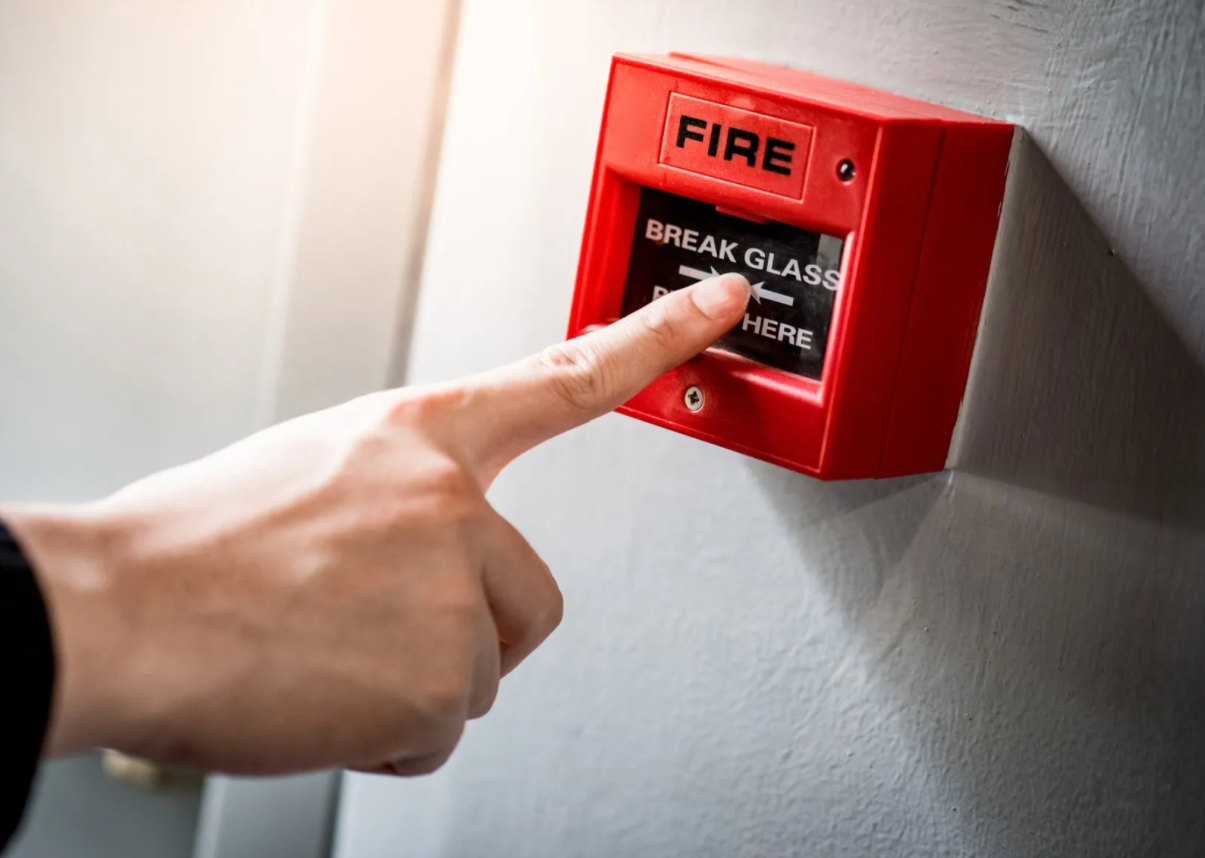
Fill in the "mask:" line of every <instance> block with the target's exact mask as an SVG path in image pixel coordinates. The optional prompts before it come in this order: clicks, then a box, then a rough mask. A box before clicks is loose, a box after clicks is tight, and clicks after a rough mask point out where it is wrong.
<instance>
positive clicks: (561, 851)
mask: <svg viewBox="0 0 1205 858" xmlns="http://www.w3.org/2000/svg"><path fill="white" fill-rule="evenodd" d="M1203 8H1205V7H1202V5H1201V4H1200V3H1199V2H1194V0H1183V2H1177V0H1151V2H1146V3H1131V2H1120V0H1072V2H1050V0H984V2H957V0H905V2H900V1H899V0H851V2H845V3H821V2H814V0H803V1H802V2H800V0H654V2H648V1H647V0H582V2H575V3H563V2H556V0H514V2H508V3H495V2H490V0H468V2H467V4H466V6H465V8H464V11H463V18H462V31H461V38H460V42H459V44H458V48H457V65H456V69H455V73H454V78H453V88H452V93H451V103H450V109H449V115H448V126H447V133H446V139H445V147H444V153H443V163H442V167H441V174H440V179H439V184H438V188H437V195H436V203H435V213H434V219H433V223H432V228H431V234H430V240H429V244H428V264H427V269H426V272H425V276H424V281H423V287H422V295H421V299H420V312H419V317H418V323H417V329H416V334H415V341H414V347H413V351H412V354H411V379H412V380H413V381H420V382H422V381H431V380H437V379H445V378H449V377H453V376H456V375H459V374H462V373H466V372H470V371H473V370H478V369H482V368H484V367H488V366H491V365H494V364H498V363H501V362H504V361H508V360H511V359H515V358H519V357H521V356H523V355H524V354H526V353H529V352H532V351H535V350H538V349H540V348H541V347H543V346H545V345H547V344H548V343H551V342H553V341H555V340H557V339H558V338H559V337H561V336H562V334H563V331H564V327H565V323H566V319H567V313H568V308H569V302H570V295H571V291H572V283H573V278H574V272H575V267H576V262H577V251H578V244H579V237H580V232H581V226H582V222H583V218H584V213H585V205H586V198H587V193H588V189H589V182H590V176H591V169H592V165H593V156H594V146H595V135H596V132H597V128H598V122H599V116H600V111H601V107H602V101H603V95H604V89H605V84H606V77H607V67H608V58H609V55H610V54H611V53H612V52H614V51H617V50H636V51H665V50H670V49H678V50H688V51H706V52H715V53H725V54H733V55H740V56H745V57H749V58H755V59H765V60H771V61H778V62H782V63H786V64H791V65H795V66H799V67H803V68H807V69H811V70H815V71H819V72H822V73H826V74H830V75H833V76H839V77H845V78H849V79H853V80H856V81H860V82H864V83H867V84H871V85H877V86H881V87H884V88H888V89H892V90H896V91H898V92H902V93H905V94H908V95H913V96H918V97H922V98H928V99H932V100H936V101H941V102H944V103H947V104H950V105H953V106H956V107H961V108H966V109H970V110H974V111H980V112H984V113H987V114H991V115H993V116H997V117H1001V118H1005V119H1010V120H1014V121H1016V122H1017V123H1019V124H1021V125H1023V126H1024V127H1025V128H1027V129H1028V132H1029V136H1026V137H1024V138H1022V139H1021V140H1020V141H1019V143H1018V147H1017V150H1016V154H1015V158H1014V164H1013V175H1012V184H1011V187H1010V192H1009V198H1008V200H1007V203H1006V207H1005V213H1004V220H1003V225H1002V230H1001V237H1000V242H999V248H998V251H997V256H996V263H995V269H994V272H993V278H992V284H991V290H990V294H989V300H988V306H987V308H986V310H985V321H984V329H983V334H982V337H981V340H980V347H979V350H978V353H977V358H976V363H975V367H974V370H973V380H972V387H971V392H970V395H969V396H968V398H967V401H966V404H965V406H964V414H963V419H962V424H961V428H960V435H959V439H958V449H957V453H956V464H957V468H956V469H955V470H954V471H952V472H947V473H944V474H939V475H933V476H927V477H917V478H910V479H903V480H896V481H888V482H881V483H874V482H867V483H848V484H822V483H819V482H815V481H813V480H810V479H808V478H805V477H802V476H797V475H794V474H791V473H788V472H786V471H782V470H779V469H776V468H774V467H771V466H768V465H763V464H760V463H757V462H754V461H750V460H748V459H744V458H742V457H740V456H737V455H735V454H731V453H728V452H725V451H722V450H719V449H716V448H713V447H710V446H707V445H704V444H701V443H698V442H695V441H691V440H688V439H685V438H682V437H679V436H677V435H674V434H671V433H668V432H665V431H662V430H659V429H656V428H653V427H650V426H647V425H644V424H641V423H638V422H636V421H632V420H629V419H626V418H622V417H608V418H605V419H603V420H600V421H598V422H597V423H595V424H593V425H591V426H589V427H586V428H584V429H582V430H579V431H577V432H575V433H572V434H570V435H569V436H566V437H563V438H561V439H559V440H557V441H555V442H553V443H550V444H548V445H546V446H545V447H543V448H541V449H539V450H537V451H535V452H534V453H532V454H530V455H529V456H527V457H526V458H524V459H523V460H521V461H520V462H518V463H517V464H516V465H515V466H513V467H512V468H511V469H510V470H509V471H508V472H507V473H506V474H504V476H503V478H502V479H501V480H500V482H499V483H498V484H497V486H496V488H495V490H494V492H493V495H492V498H493V500H494V502H495V503H496V505H497V506H498V507H499V509H500V510H501V511H502V512H504V513H505V514H507V515H508V516H510V517H511V518H512V520H514V521H515V523H516V524H517V525H518V526H519V527H520V528H521V529H522V530H523V531H524V532H525V534H526V535H527V536H528V537H529V539H530V540H531V541H532V542H533V543H534V545H535V546H536V547H537V549H539V550H540V551H541V552H542V554H543V555H544V557H545V558H546V559H547V561H548V562H549V563H550V565H551V566H552V568H553V570H554V571H555V572H556V573H557V574H558V577H559V579H560V581H561V584H562V586H563V589H564V591H565V595H566V601H567V608H566V617H565V622H564V625H563V627H562V628H561V629H560V630H559V631H558V632H557V634H556V635H555V636H554V638H553V639H552V640H551V641H550V642H549V644H548V645H547V646H546V647H545V648H544V649H543V650H541V651H540V652H539V653H538V654H537V655H536V656H535V657H533V658H532V660H531V661H530V662H529V663H528V664H526V665H524V666H523V668H522V669H520V670H519V671H518V672H517V673H516V674H515V675H514V676H513V677H511V678H510V679H508V681H507V682H506V683H505V684H504V687H503V689H502V694H501V696H500V699H499V701H498V703H497V706H496V708H495V711H494V712H493V713H492V714H491V715H490V716H489V717H488V718H487V719H485V720H484V721H482V722H480V723H476V724H474V725H472V727H471V729H470V730H469V731H468V733H467V735H466V737H465V739H464V741H463V744H462V747H461V749H460V751H459V752H458V754H457V755H456V757H455V758H454V759H453V761H452V762H451V763H450V765H449V766H448V767H447V768H446V769H444V770H443V771H442V772H440V773H439V774H437V775H436V776H434V777H432V778H429V779H425V780H420V781H413V782H393V781H388V780H382V779H373V778H365V777H350V778H349V779H348V781H347V782H346V784H345V791H344V801H343V804H342V807H341V820H340V826H339V831H338V836H337V842H336V852H337V855H338V856H339V858H385V856H396V855H406V856H412V858H454V857H455V858H459V856H485V855H489V856H499V858H503V856H506V858H509V856H516V858H517V856H523V858H539V856H548V858H553V856H557V858H560V856H600V858H602V856H616V855H630V856H678V855H682V856H686V855H691V856H717V858H718V857H719V856H724V858H730V856H769V855H824V856H868V855H876V856H898V855H908V854H914V855H934V856H936V855H952V856H953V855H959V856H961V855H976V856H1002V858H1004V857H1006V858H1021V856H1031V855H1039V854H1042V855H1093V856H1102V855H1118V856H1121V855H1164V856H1166V855H1184V856H1189V855H1199V854H1202V852H1205V813H1202V812H1201V808H1202V806H1203V804H1205V729H1203V726H1202V725H1205V434H1203V430H1205V385H1203V382H1202V377H1203V372H1202V369H1201V367H1202V366H1203V365H1205V283H1203V282H1202V275H1201V273H1200V271H1201V267H1202V263H1203V262H1205V244H1203V241H1205V239H1203V238H1202V236H1203V233H1205V147H1202V146H1201V143H1200V141H1201V139H1202V135H1205V11H1202V10H1203Z"/></svg>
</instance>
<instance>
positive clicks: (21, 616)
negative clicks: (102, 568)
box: [0, 522, 54, 851]
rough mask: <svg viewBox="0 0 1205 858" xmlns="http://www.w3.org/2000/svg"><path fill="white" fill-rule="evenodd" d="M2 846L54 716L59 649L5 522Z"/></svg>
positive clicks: (0, 649)
mask: <svg viewBox="0 0 1205 858" xmlns="http://www.w3.org/2000/svg"><path fill="white" fill-rule="evenodd" d="M0 687H2V688H3V691H0V712H2V714H0V724H3V734H2V735H0V851H2V850H3V849H4V848H5V846H6V845H7V844H8V842H9V840H10V839H11V838H12V836H13V833H14V832H15V831H16V829H17V827H18V826H19V825H20V824H21V819H22V817H23V816H24V815H25V805H26V803H27V802H28V801H29V791H30V786H31V785H32V784H33V779H34V776H35V775H36V774H37V770H38V760H39V758H40V757H41V754H42V742H43V741H44V740H45V738H46V726H47V724H48V722H49V721H50V704H51V694H52V692H53V690H54V649H53V641H52V638H51V632H50V621H49V618H48V617H47V614H46V605H45V603H44V602H43V601H42V593H41V591H40V590H39V589H38V582H37V579H35V578H34V573H33V569H32V568H30V565H29V562H28V561H27V560H26V559H25V555H24V554H23V553H22V552H21V548H20V546H18V545H17V542H16V540H15V539H13V537H12V535H11V534H10V533H9V532H8V529H7V528H6V527H5V526H4V523H3V522H0Z"/></svg>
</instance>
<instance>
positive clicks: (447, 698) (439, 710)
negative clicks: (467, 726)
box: [420, 671, 470, 741]
mask: <svg viewBox="0 0 1205 858" xmlns="http://www.w3.org/2000/svg"><path fill="white" fill-rule="evenodd" d="M449 673H450V674H453V675H449V674H443V675H440V676H433V677H431V678H430V679H429V680H428V682H427V683H426V684H425V687H424V688H423V692H422V695H421V703H420V709H421V718H422V721H423V723H424V725H425V726H426V732H427V733H429V734H431V735H433V736H436V737H438V738H439V740H440V741H444V740H446V737H447V736H448V735H453V734H454V735H459V732H460V730H462V729H463V727H464V722H465V720H466V719H467V717H468V709H469V694H470V689H469V682H468V679H467V677H466V676H464V675H461V672H460V671H454V672H449Z"/></svg>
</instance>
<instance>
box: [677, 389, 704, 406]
mask: <svg viewBox="0 0 1205 858" xmlns="http://www.w3.org/2000/svg"><path fill="white" fill-rule="evenodd" d="M682 400H683V401H684V402H685V403H686V407H687V408H689V409H690V410H691V411H699V410H701V409H702V408H703V391H701V390H699V388H697V387H688V388H686V396H684V397H682Z"/></svg>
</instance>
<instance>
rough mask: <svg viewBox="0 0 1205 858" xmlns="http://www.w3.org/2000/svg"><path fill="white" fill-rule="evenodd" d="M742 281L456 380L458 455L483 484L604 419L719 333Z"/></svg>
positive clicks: (738, 302)
mask: <svg viewBox="0 0 1205 858" xmlns="http://www.w3.org/2000/svg"><path fill="white" fill-rule="evenodd" d="M750 294H751V292H750V287H749V281H748V280H746V279H745V278H744V277H742V276H741V275H739V274H724V275H722V276H720V277H713V278H711V279H709V280H704V281H701V282H699V283H696V284H695V285H693V286H690V287H688V288H686V289H680V290H678V291H676V292H671V293H669V294H668V295H665V296H663V297H661V298H659V299H657V300H655V301H653V302H652V303H651V304H648V305H647V306H645V307H643V308H642V309H640V310H638V311H637V312H635V313H632V314H631V315H629V316H625V317H624V318H622V319H620V320H619V321H617V322H615V323H614V324H612V325H609V326H607V327H605V328H602V329H600V330H597V331H592V332H590V333H588V334H584V335H583V336H580V337H577V338H575V339H572V340H570V341H568V342H565V343H561V344H559V345H556V346H552V347H551V348H548V349H545V350H544V351H543V352H541V353H540V354H538V355H534V356H532V357H530V358H527V359H526V360H522V361H519V362H518V363H515V364H511V365H510V366H507V367H502V368H501V369H497V370H493V371H490V372H486V373H482V374H481V375H477V376H473V377H471V378H468V379H465V380H464V381H463V382H461V385H462V387H461V390H462V392H463V393H464V394H465V396H464V398H463V399H462V402H463V403H464V406H465V407H466V408H467V409H468V410H470V411H471V415H466V419H462V420H457V421H456V426H455V432H456V434H457V435H458V436H459V437H458V438H457V440H458V441H459V443H460V446H461V449H462V450H463V452H464V454H465V455H466V456H467V457H468V459H469V460H470V463H471V464H472V465H473V466H474V467H475V469H476V471H477V473H478V474H479V475H480V476H481V477H482V481H483V482H484V483H487V484H488V483H489V482H491V481H492V480H493V478H494V476H496V475H497V473H498V472H499V471H500V470H502V468H503V467H505V466H506V465H507V464H508V463H509V462H510V461H511V460H513V459H514V458H515V457H517V456H519V455H520V454H522V453H524V452H526V451H527V450H530V449H531V448H532V447H535V446H536V445H537V444H540V443H542V442H544V441H547V440H548V439H549V438H552V437H554V436H556V435H559V434H561V433H562V432H566V431H568V430H570V429H573V428H574V427H576V426H580V425H581V424H583V423H587V422H589V421H591V420H593V419H594V418H596V417H599V416H601V415H603V414H606V413H607V412H609V411H612V410H614V409H615V408H617V407H618V406H620V405H622V404H623V403H624V402H626V401H627V400H629V399H631V398H632V397H633V396H635V395H636V394H637V393H639V392H640V391H641V390H643V389H644V388H645V387H647V386H648V385H649V384H651V383H652V382H653V381H654V380H655V379H657V378H658V377H659V376H661V375H663V374H665V373H666V372H668V371H669V370H671V369H673V368H674V367H676V366H678V365H679V364H681V363H684V362H685V361H687V360H689V359H690V358H692V357H694V356H695V355H697V354H699V353H700V352H702V351H703V350H704V349H706V348H707V347H708V346H710V345H712V344H713V343H715V341H716V340H718V339H719V338H720V337H722V336H723V335H724V334H726V333H728V331H730V330H731V329H732V328H733V327H734V326H735V325H736V324H737V323H738V322H739V321H740V319H741V316H742V314H743V313H744V311H745V306H746V304H748V302H749V296H750Z"/></svg>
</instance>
